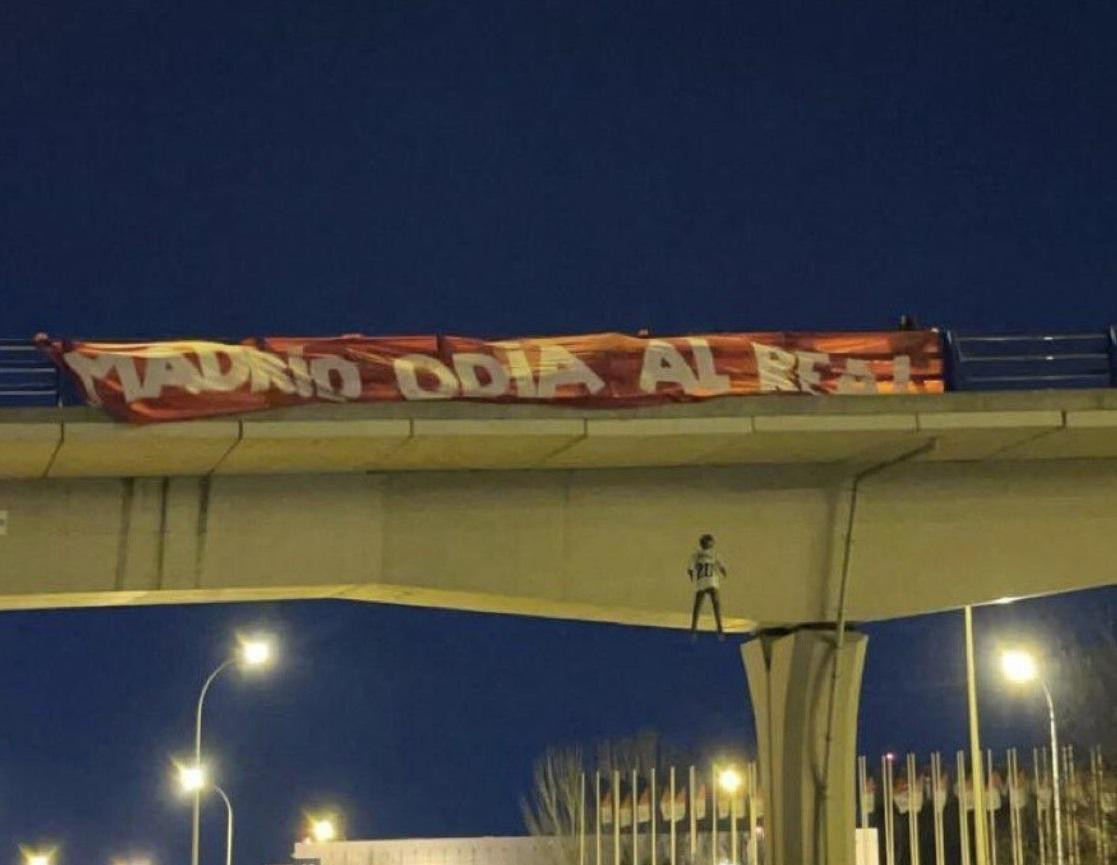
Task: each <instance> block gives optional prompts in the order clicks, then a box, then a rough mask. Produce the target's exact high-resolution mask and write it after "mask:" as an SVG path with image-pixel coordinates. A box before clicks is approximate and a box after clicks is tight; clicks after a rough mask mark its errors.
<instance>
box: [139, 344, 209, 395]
mask: <svg viewBox="0 0 1117 865" xmlns="http://www.w3.org/2000/svg"><path fill="white" fill-rule="evenodd" d="M201 385H202V376H201V373H199V372H198V370H197V368H196V367H195V366H194V364H192V363H191V362H190V361H189V360H187V359H186V357H185V356H184V355H181V354H179V353H178V352H173V353H168V354H160V355H152V354H149V355H148V356H147V363H146V365H145V368H144V379H143V387H142V388H140V393H139V396H140V398H141V399H151V398H153V397H157V396H159V394H161V393H162V392H163V388H164V387H180V388H182V389H183V390H184V391H186V392H187V393H200V392H201V390H202V387H201ZM129 402H131V400H129Z"/></svg>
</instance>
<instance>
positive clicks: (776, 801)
mask: <svg viewBox="0 0 1117 865" xmlns="http://www.w3.org/2000/svg"><path fill="white" fill-rule="evenodd" d="M836 637H837V632H836V628H835V627H834V626H833V625H832V624H831V625H818V626H815V625H805V626H800V627H796V628H781V629H778V630H777V629H773V630H769V631H762V632H761V633H760V634H759V635H758V636H757V637H756V638H755V639H753V640H750V641H749V642H747V643H745V644H744V646H742V647H741V655H742V657H743V658H744V662H745V672H746V674H747V676H748V683H749V693H750V695H751V697H752V706H753V712H754V714H755V716H756V735H757V742H758V745H759V759H760V783H761V785H762V790H763V791H764V795H765V810H764V815H765V816H764V824H765V835H766V840H767V845H768V862H770V863H772V865H820V863H825V865H854V861H855V859H854V856H855V854H854V841H855V836H854V828H855V822H854V820H855V813H856V798H855V776H856V763H857V759H856V758H857V704H858V699H859V697H860V694H861V673H862V670H863V668H864V664H865V648H866V645H867V643H868V637H866V636H865V635H864V634H859V633H856V632H853V631H850V630H848V629H847V631H846V635H845V640H844V642H843V645H842V648H841V651H840V656H839V657H838V659H837V660H838V680H837V688H836V690H835V695H834V696H835V711H834V713H833V717H834V723H833V729H832V730H831V736H832V741H831V743H830V761H829V762H830V765H829V771H828V772H827V767H826V766H825V765H824V763H825V761H826V758H825V754H826V750H827V748H826V738H827V726H828V719H829V717H830V712H829V704H830V693H831V685H832V682H831V679H832V676H833V669H834V667H833V661H834V657H835V649H836ZM827 777H828V778H829V781H828V783H826V782H825V779H826V778H827ZM827 789H828V792H827Z"/></svg>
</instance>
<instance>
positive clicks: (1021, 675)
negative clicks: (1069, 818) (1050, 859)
mask: <svg viewBox="0 0 1117 865" xmlns="http://www.w3.org/2000/svg"><path fill="white" fill-rule="evenodd" d="M1001 671H1002V672H1003V673H1004V674H1005V678H1006V679H1008V680H1009V681H1010V682H1016V683H1017V684H1024V683H1026V682H1039V686H1040V688H1042V689H1043V696H1044V697H1046V698H1047V716H1048V718H1049V720H1050V722H1051V782H1052V798H1053V799H1054V801H1055V861H1056V862H1057V863H1058V865H1063V815H1062V798H1063V791H1062V786H1061V783H1060V781H1059V737H1058V734H1057V732H1056V729H1055V703H1054V702H1053V701H1052V700H1051V691H1049V690H1048V688H1047V683H1046V682H1045V681H1043V679H1042V678H1041V677H1040V675H1039V665H1038V664H1037V663H1036V659H1035V658H1034V657H1032V655H1030V654H1029V653H1028V652H1024V651H1021V650H1019V649H1013V650H1011V651H1007V652H1002V653H1001Z"/></svg>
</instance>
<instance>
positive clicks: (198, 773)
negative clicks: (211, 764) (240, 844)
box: [178, 764, 233, 865]
mask: <svg viewBox="0 0 1117 865" xmlns="http://www.w3.org/2000/svg"><path fill="white" fill-rule="evenodd" d="M178 783H179V786H181V787H182V790H183V792H184V793H193V794H194V801H195V802H197V801H198V800H199V799H200V797H201V795H202V791H203V790H204V789H206V788H207V787H208V788H210V789H212V790H213V792H215V793H216V794H217V795H218V796H220V797H221V799H222V801H224V803H225V865H233V803H232V802H230V801H229V797H228V795H226V793H225V791H224V790H222V789H221V788H220V787H218V786H217V785H216V784H213V783H210V781H209V779H208V778H206V770H205V768H204V767H202V766H200V765H197V764H195V765H193V766H179V768H178Z"/></svg>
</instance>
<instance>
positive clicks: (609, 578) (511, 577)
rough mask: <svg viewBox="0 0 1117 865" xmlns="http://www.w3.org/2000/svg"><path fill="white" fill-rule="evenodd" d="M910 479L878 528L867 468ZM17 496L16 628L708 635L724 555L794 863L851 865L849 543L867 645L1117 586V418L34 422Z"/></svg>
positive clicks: (1030, 414) (696, 412)
mask: <svg viewBox="0 0 1117 865" xmlns="http://www.w3.org/2000/svg"><path fill="white" fill-rule="evenodd" d="M921 449H922V450H921ZM906 456H910V457H911V458H910V459H909V460H907V461H904V462H900V463H897V464H895V465H889V466H888V467H887V468H883V469H882V470H880V471H879V472H877V473H875V474H873V475H872V476H871V477H866V479H865V480H864V482H863V483H862V484H861V485H860V488H859V492H858V495H857V497H856V504H855V505H854V497H853V496H852V495H851V489H852V480H853V478H854V477H855V476H856V475H857V473H858V472H861V471H864V470H865V469H866V468H869V467H872V466H879V465H884V464H886V463H890V461H893V460H896V459H902V458H904V457H906ZM0 478H3V480H0V511H6V512H7V523H6V524H7V532H6V534H5V535H3V536H0V609H19V608H45V607H59V606H78V605H90V606H92V605H108V604H147V603H176V602H195V601H196V602H206V601H224V600H252V599H279V598H347V599H353V600H366V601H381V602H391V603H404V604H418V605H427V606H437V607H451V608H457V609H467V610H478V611H493V612H509V613H520V614H529V615H539V616H552V617H563V618H576V619H586V620H595V621H611V622H619V623H626V624H640V625H656V626H667V627H686V626H687V624H688V623H689V607H690V600H691V594H690V592H691V588H690V586H689V585H688V583H687V581H686V579H685V576H684V574H683V566H684V562H685V559H686V557H687V555H688V554H689V552H690V551H691V550H692V549H693V547H694V544H695V541H696V539H697V537H698V535H699V534H701V533H703V532H711V533H713V534H714V535H716V536H717V538H718V545H719V549H720V551H721V553H722V555H723V557H724V559H725V560H726V562H727V564H728V566H729V568H730V576H729V579H728V580H727V581H726V582H725V585H724V587H723V591H722V602H723V608H724V610H725V612H726V613H727V616H728V625H729V627H730V629H731V630H734V631H737V632H742V633H743V632H745V631H747V630H751V629H753V628H755V627H758V626H759V627H761V628H766V629H768V630H767V632H766V633H767V634H768V636H766V637H764V638H763V639H761V640H757V641H754V642H753V643H750V644H749V645H748V646H747V647H746V659H747V664H746V666H747V667H748V671H749V677H750V687H751V689H752V693H753V702H754V708H756V710H757V712H758V714H760V715H762V717H761V718H760V719H759V720H760V723H758V730H759V731H760V736H761V743H760V745H761V757H762V766H764V767H766V768H762V771H764V772H766V773H767V777H768V778H769V779H770V784H769V787H768V789H769V790H771V791H772V796H773V799H772V801H771V803H770V807H769V815H770V819H771V820H772V825H773V827H774V828H776V829H778V832H777V834H778V838H776V839H774V841H773V847H772V853H773V856H774V858H773V861H774V862H776V863H777V865H790V863H793V862H794V863H799V862H802V861H808V860H810V859H814V858H815V857H816V852H815V851H816V850H821V849H824V848H825V849H826V850H828V851H829V852H828V853H826V861H829V862H832V863H844V862H847V861H852V859H851V857H852V835H851V834H850V833H851V831H852V826H853V812H852V803H851V801H850V800H849V797H848V796H847V795H846V793H845V792H844V791H848V790H852V789H853V770H854V753H855V752H854V747H853V745H854V731H855V727H856V724H855V722H856V705H857V694H858V687H859V679H860V669H861V659H862V658H863V653H864V643H863V640H851V641H849V642H847V649H845V650H843V652H844V653H845V654H844V655H843V658H844V660H843V661H842V662H841V669H842V670H844V671H845V672H844V674H843V675H842V676H840V677H839V679H840V684H839V686H837V687H835V689H834V690H833V694H835V695H836V696H835V699H836V704H835V705H836V706H837V708H838V711H837V712H836V713H835V717H836V719H837V727H836V729H833V730H830V733H831V737H830V738H831V739H832V743H833V746H834V748H835V750H834V752H833V759H832V766H831V768H832V770H833V771H830V772H828V773H823V772H822V771H821V769H820V767H819V765H818V759H817V754H818V753H819V750H818V749H819V741H820V740H819V738H818V737H819V736H825V735H826V732H827V725H828V721H829V715H828V714H826V713H825V712H824V708H825V707H826V706H828V705H829V702H830V693H831V692H829V691H828V690H827V688H828V684H827V683H828V676H827V674H826V670H827V669H830V668H832V664H833V657H832V656H833V655H834V652H833V645H834V643H835V640H834V632H833V628H832V627H831V628H829V629H827V628H826V627H822V628H821V629H820V628H818V627H814V628H811V629H809V630H805V629H802V628H801V627H800V626H801V625H802V624H803V623H827V622H829V623H832V622H834V621H835V620H836V619H837V618H838V617H839V610H838V597H839V587H840V584H841V575H842V572H843V569H842V563H843V554H844V551H845V550H846V548H847V542H848V544H849V550H850V556H849V560H848V576H849V595H848V605H847V609H846V614H847V615H848V617H849V619H850V620H852V621H865V620H872V619H882V618H889V617H896V616H904V615H910V614H915V613H920V612H927V611H932V610H942V609H949V608H952V607H957V606H960V605H963V604H967V603H980V602H986V601H991V600H995V599H998V598H1002V597H1006V596H1026V595H1034V594H1042V593H1047V592H1056V591H1063V590H1067V589H1074V588H1084V587H1089V586H1098V585H1105V584H1109V583H1112V582H1114V577H1113V570H1114V566H1113V556H1112V554H1111V543H1112V542H1111V539H1112V538H1113V537H1115V536H1117V495H1115V493H1117V394H1115V393H1114V392H1113V391H1104V392H1077V393H1074V392H1071V393H1067V392H1062V393H1059V392H1055V393H1043V394H996V395H974V394H949V395H944V396H938V397H931V396H924V397H850V398H831V399H812V398H809V397H806V398H804V397H798V398H791V397H773V398H759V399H752V400H750V399H738V400H723V401H719V402H710V403H704V404H696V405H682V406H671V407H667V408H657V409H646V410H639V411H635V412H633V411H629V412H625V413H617V412H606V413H602V412H593V413H589V412H585V413H580V412H576V411H571V410H568V409H548V408H544V407H524V406H515V407H506V406H483V405H463V404H460V403H458V404H438V405H429V404H428V405H411V404H409V405H394V406H346V407H336V408H335V407H327V408H319V409H311V410H289V411H285V412H276V413H271V414H268V415H260V416H257V417H245V418H233V419H228V420H216V421H199V422H195V423H189V424H168V425H161V426H151V427H141V428H137V427H126V426H123V425H120V424H116V423H113V422H111V421H108V420H106V419H105V418H103V417H102V416H100V415H99V414H97V413H95V412H92V411H90V410H78V409H67V410H57V411H49V412H31V411H28V412H18V411H15V412H5V413H4V414H3V416H0ZM851 508H854V511H853V518H852V519H851ZM772 629H776V630H772ZM828 647H829V648H828ZM773 773H775V775H776V776H778V778H780V779H782V782H781V784H775V786H772V784H773V783H774V782H773V781H772V780H771V779H772V778H773ZM827 774H828V775H829V784H828V785H825V786H826V788H827V789H828V790H829V791H830V792H829V794H828V795H824V794H826V789H823V787H822V786H820V784H821V782H820V778H822V777H824V776H825V775H827ZM834 791H842V792H840V793H835V792H834ZM820 801H825V808H824V809H823V812H824V817H823V818H821V819H820V818H819V814H820V813H823V812H820V810H819V809H820V807H821V806H820V804H819V803H820ZM847 811H848V813H846V812H847ZM847 818H848V819H847ZM843 827H847V828H848V831H847V828H843ZM819 845H821V846H819Z"/></svg>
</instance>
